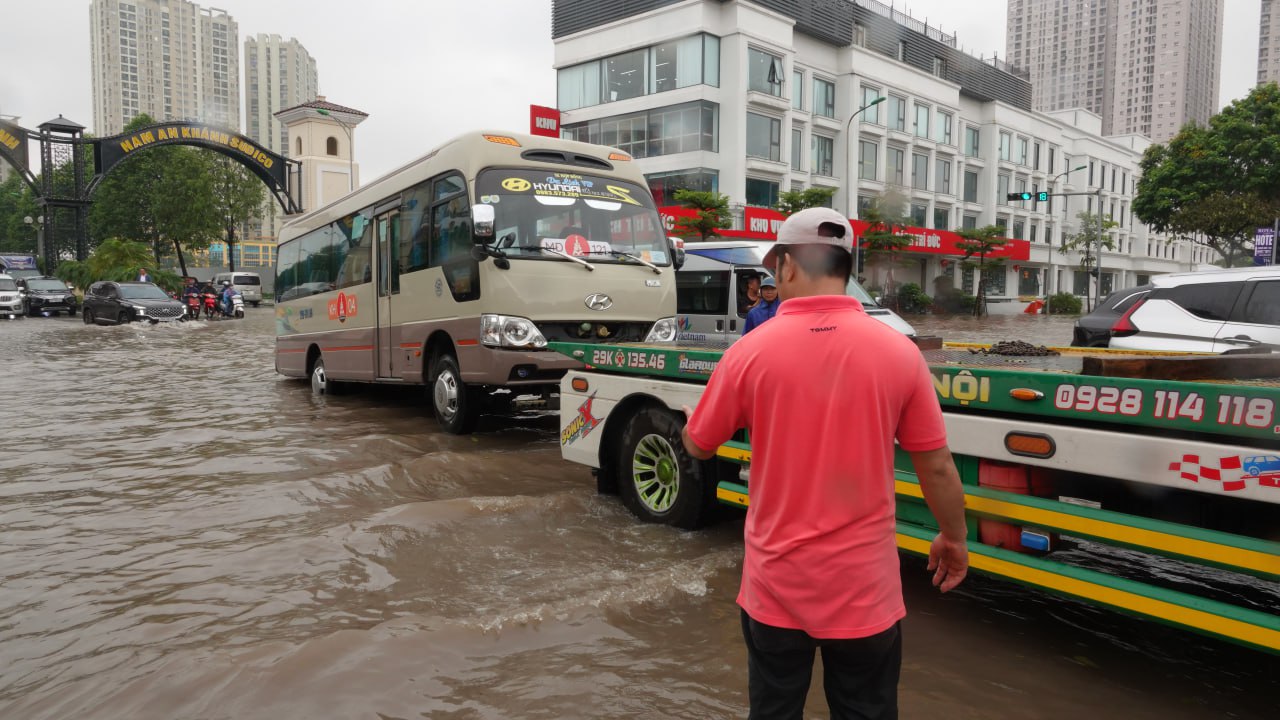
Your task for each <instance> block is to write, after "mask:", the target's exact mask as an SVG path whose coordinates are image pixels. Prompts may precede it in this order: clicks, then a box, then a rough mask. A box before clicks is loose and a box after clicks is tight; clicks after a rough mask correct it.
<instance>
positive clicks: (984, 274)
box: [956, 225, 1009, 317]
mask: <svg viewBox="0 0 1280 720" xmlns="http://www.w3.org/2000/svg"><path fill="white" fill-rule="evenodd" d="M1002 232H1004V229H1003V228H1001V227H1000V226H998V225H988V226H986V227H980V228H966V229H964V230H960V231H958V233H957V234H958V235H959V236H960V237H961V238H962V239H961V240H960V241H959V242H957V243H956V248H958V249H959V250H960V252H962V253H964V257H963V258H962V259H961V260H960V267H962V268H964V269H966V270H975V271H976V273H977V282H976V285H977V288H975V293H974V295H975V296H976V299H975V300H974V303H973V314H974V316H975V317H981V316H983V315H986V314H987V280H988V279H989V278H990V276H991V273H992V272H994V271H995V270H997V269H1000V270H1003V269H1004V258H993V257H990V255H991V254H992V253H994V252H996V251H998V250H1000V248H1002V247H1004V246H1005V245H1006V244H1007V243H1008V242H1009V241H1008V240H1007V239H1006V238H1003V237H1001V236H1000V233H1002Z"/></svg>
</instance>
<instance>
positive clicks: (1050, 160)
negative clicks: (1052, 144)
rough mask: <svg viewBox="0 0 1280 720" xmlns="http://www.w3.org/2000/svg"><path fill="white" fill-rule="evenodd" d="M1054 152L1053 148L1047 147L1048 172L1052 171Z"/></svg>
mask: <svg viewBox="0 0 1280 720" xmlns="http://www.w3.org/2000/svg"><path fill="white" fill-rule="evenodd" d="M1055 154H1056V152H1055V150H1054V148H1049V172H1053V156H1054V155H1055Z"/></svg>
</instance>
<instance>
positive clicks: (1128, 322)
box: [1111, 298, 1147, 337]
mask: <svg viewBox="0 0 1280 720" xmlns="http://www.w3.org/2000/svg"><path fill="white" fill-rule="evenodd" d="M1146 301H1147V299H1146V298H1143V299H1141V300H1139V301H1138V302H1136V303H1134V304H1133V307H1131V308H1129V309H1128V310H1126V311H1125V313H1124V314H1123V315H1121V316H1120V319H1119V320H1116V323H1115V324H1114V325H1112V326H1111V335H1112V336H1114V337H1128V336H1130V335H1137V334H1138V326H1137V325H1134V324H1133V320H1132V318H1133V313H1134V312H1135V311H1136V310H1137V309H1138V308H1140V307H1142V304H1143V303H1145V302H1146Z"/></svg>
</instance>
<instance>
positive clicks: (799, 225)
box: [764, 208, 853, 268]
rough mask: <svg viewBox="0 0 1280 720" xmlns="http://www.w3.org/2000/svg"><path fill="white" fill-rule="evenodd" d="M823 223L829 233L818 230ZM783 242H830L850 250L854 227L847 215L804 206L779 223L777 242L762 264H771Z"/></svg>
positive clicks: (823, 243) (768, 266) (791, 243)
mask: <svg viewBox="0 0 1280 720" xmlns="http://www.w3.org/2000/svg"><path fill="white" fill-rule="evenodd" d="M823 225H830V226H831V227H830V228H828V230H829V233H828V235H823V234H822V233H821V232H819V230H820V228H821V227H822V226H823ZM783 245H831V246H833V247H838V248H843V249H844V250H846V251H848V252H853V226H852V225H850V224H849V219H848V218H846V217H845V216H844V215H841V214H840V213H838V212H836V211H835V210H832V209H831V208H806V209H804V210H801V211H800V212H798V213H795V214H793V215H792V216H791V217H788V218H787V219H786V220H784V221H783V222H782V227H780V228H778V240H777V242H775V243H774V245H773V247H771V248H769V252H767V253H765V256H764V266H765V267H767V268H771V267H773V266H774V263H775V262H776V261H777V254H778V248H779V247H781V246H783Z"/></svg>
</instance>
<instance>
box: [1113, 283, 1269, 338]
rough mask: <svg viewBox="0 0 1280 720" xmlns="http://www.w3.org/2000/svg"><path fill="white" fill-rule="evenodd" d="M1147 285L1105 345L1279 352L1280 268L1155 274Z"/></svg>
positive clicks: (1121, 317) (1117, 322)
mask: <svg viewBox="0 0 1280 720" xmlns="http://www.w3.org/2000/svg"><path fill="white" fill-rule="evenodd" d="M1151 284H1152V285H1153V286H1154V287H1153V288H1152V290H1151V294H1149V295H1147V297H1145V298H1143V299H1142V300H1140V301H1138V302H1137V303H1136V304H1135V305H1133V307H1131V308H1129V311H1128V312H1126V313H1125V314H1124V315H1122V316H1120V319H1119V320H1117V321H1116V323H1115V325H1113V326H1112V328H1111V343H1110V347H1113V348H1120V349H1122V350H1173V351H1186V352H1206V353H1223V352H1227V351H1230V350H1245V349H1250V348H1253V349H1257V350H1268V349H1270V350H1271V351H1273V352H1274V351H1277V350H1280V266H1272V267H1255V268H1237V269H1234V270H1207V271H1203V272H1191V273H1173V274H1170V275H1157V276H1155V277H1153V278H1152V279H1151Z"/></svg>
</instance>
